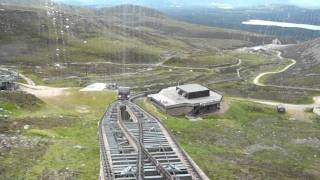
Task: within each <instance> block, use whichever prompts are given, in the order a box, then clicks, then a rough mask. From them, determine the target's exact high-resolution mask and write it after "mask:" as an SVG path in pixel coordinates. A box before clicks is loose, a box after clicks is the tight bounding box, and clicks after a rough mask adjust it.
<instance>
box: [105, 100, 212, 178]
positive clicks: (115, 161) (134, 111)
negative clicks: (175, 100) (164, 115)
mask: <svg viewBox="0 0 320 180" xmlns="http://www.w3.org/2000/svg"><path fill="white" fill-rule="evenodd" d="M99 141H100V157H101V158H100V159H101V168H102V169H101V171H100V179H101V180H134V179H137V180H142V179H146V180H148V179H149V180H175V179H179V180H191V179H203V180H206V179H209V178H207V177H206V175H205V174H204V173H203V172H202V171H201V170H200V169H199V168H198V167H197V165H196V164H195V163H194V162H193V161H192V160H191V159H190V157H189V156H188V155H187V154H186V153H185V152H184V150H183V149H182V148H181V147H180V146H179V145H178V143H177V141H176V140H175V139H174V137H173V136H172V134H171V133H170V131H168V129H166V128H165V126H164V125H163V124H162V123H161V122H160V121H159V120H158V119H157V118H155V117H153V116H152V115H150V114H148V113H147V112H145V111H144V110H143V109H142V108H140V107H139V106H138V105H136V104H134V103H133V102H131V101H127V100H119V101H116V102H114V103H113V104H111V105H110V106H109V108H108V109H107V111H106V113H105V115H104V116H103V118H102V120H101V122H100V123H99Z"/></svg>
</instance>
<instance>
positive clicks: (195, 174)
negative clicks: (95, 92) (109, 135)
mask: <svg viewBox="0 0 320 180" xmlns="http://www.w3.org/2000/svg"><path fill="white" fill-rule="evenodd" d="M144 95H145V94H144ZM137 97H138V98H139V97H143V95H140V96H137ZM135 99H137V98H134V99H132V100H131V101H133V100H135ZM132 103H133V102H132ZM135 105H136V106H137V107H138V108H139V110H140V111H142V112H144V113H146V114H149V113H147V112H146V111H145V110H144V109H143V108H142V107H140V106H139V105H138V104H135ZM150 116H152V117H153V118H154V119H155V120H157V121H158V123H160V124H161V126H162V127H164V128H165V130H166V131H167V132H168V134H169V136H170V138H171V139H172V140H173V142H174V144H175V146H177V147H178V151H179V153H180V154H181V155H182V156H183V158H184V160H185V161H186V162H187V164H188V166H189V168H190V169H191V171H192V172H190V173H191V174H192V176H193V178H194V179H209V178H208V177H207V176H206V175H205V174H202V173H199V171H198V169H197V168H195V166H196V164H195V163H194V162H193V161H192V159H191V158H190V157H189V156H188V155H187V153H186V152H185V151H184V150H183V148H182V147H181V146H180V145H179V143H178V142H177V140H176V139H175V138H174V136H173V134H172V133H171V131H170V130H169V129H168V128H167V127H166V126H165V125H164V124H163V122H162V121H161V120H160V119H159V118H157V117H155V116H153V115H152V114H150Z"/></svg>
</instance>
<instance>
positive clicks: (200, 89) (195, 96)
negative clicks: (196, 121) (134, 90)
mask: <svg viewBox="0 0 320 180" xmlns="http://www.w3.org/2000/svg"><path fill="white" fill-rule="evenodd" d="M148 99H150V101H151V102H153V103H154V104H155V105H156V106H157V107H158V108H159V109H161V110H162V111H163V112H166V113H168V114H170V115H173V116H178V115H190V116H196V115H201V114H206V113H212V112H215V111H218V110H219V109H220V104H221V102H222V99H223V95H222V94H221V93H218V92H216V91H213V90H210V89H208V88H207V87H204V86H202V85H199V84H187V85H181V86H175V87H168V88H166V89H162V90H161V91H160V92H159V93H157V94H151V95H148Z"/></svg>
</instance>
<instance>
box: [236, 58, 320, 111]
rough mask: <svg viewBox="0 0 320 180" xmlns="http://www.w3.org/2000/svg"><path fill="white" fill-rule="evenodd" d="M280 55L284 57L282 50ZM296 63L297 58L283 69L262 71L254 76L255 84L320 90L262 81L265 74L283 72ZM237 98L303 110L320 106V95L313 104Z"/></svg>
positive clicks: (311, 89)
mask: <svg viewBox="0 0 320 180" xmlns="http://www.w3.org/2000/svg"><path fill="white" fill-rule="evenodd" d="M278 57H279V58H280V59H283V57H282V55H281V52H278ZM296 63H297V62H296V61H295V60H293V59H291V63H290V64H289V65H287V66H286V67H284V68H283V69H281V70H277V71H270V72H263V73H260V74H259V75H258V76H256V77H255V78H254V80H253V84H255V85H257V86H262V87H266V86H269V87H278V88H286V89H296V90H310V91H320V89H315V88H303V87H291V86H277V85H268V84H265V83H262V82H261V78H263V77H264V76H267V75H270V74H279V73H283V72H285V71H287V70H288V69H290V68H291V67H293V66H294V65H295V64H296ZM236 99H241V100H248V101H251V102H255V103H260V104H265V105H271V106H276V105H278V104H283V105H284V106H285V107H286V108H287V109H292V110H302V111H304V110H306V109H309V108H314V107H317V106H320V96H315V97H313V100H314V103H313V104H286V103H281V102H274V101H266V100H258V99H244V98H236Z"/></svg>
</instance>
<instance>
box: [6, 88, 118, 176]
mask: <svg viewBox="0 0 320 180" xmlns="http://www.w3.org/2000/svg"><path fill="white" fill-rule="evenodd" d="M115 97H116V96H115V93H113V92H100V93H81V92H79V89H70V90H68V91H66V92H65V93H64V95H62V96H59V97H55V98H45V99H43V101H44V102H45V103H46V105H45V106H42V107H41V108H40V109H38V110H32V111H30V110H28V109H19V110H16V111H13V114H12V117H10V118H9V119H8V120H6V121H0V127H1V128H0V131H2V132H0V134H1V133H3V132H6V131H10V132H11V133H10V134H7V136H8V137H10V136H14V137H16V138H17V139H19V141H18V142H15V144H14V146H12V148H11V149H10V151H4V152H2V156H1V158H0V160H1V164H0V172H1V178H4V179H8V178H9V179H39V178H40V179H41V178H45V179H46V178H47V179H61V178H62V179H63V178H71V179H74V178H76V179H84V180H88V179H97V177H98V174H99V168H100V167H99V143H98V140H97V125H98V121H99V120H100V119H101V117H102V115H103V113H104V111H105V108H106V107H107V106H108V104H110V103H111V102H112V101H114V100H115ZM26 125H28V126H29V127H30V128H26ZM9 140H10V139H9ZM9 140H8V141H9ZM27 142H29V145H28V147H27V148H26V147H25V145H24V144H25V143H27ZM20 162H21V163H20ZM1 178H0V179H1Z"/></svg>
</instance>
